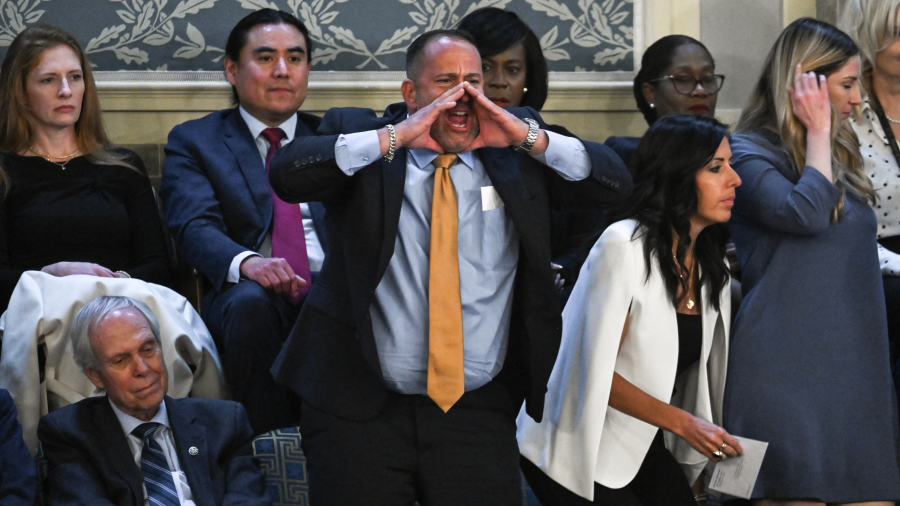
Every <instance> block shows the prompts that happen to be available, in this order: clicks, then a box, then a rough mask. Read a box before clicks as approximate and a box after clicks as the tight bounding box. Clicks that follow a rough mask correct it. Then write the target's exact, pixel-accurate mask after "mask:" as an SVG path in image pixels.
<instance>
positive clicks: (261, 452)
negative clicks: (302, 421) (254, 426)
mask: <svg viewBox="0 0 900 506" xmlns="http://www.w3.org/2000/svg"><path fill="white" fill-rule="evenodd" d="M253 455H254V456H255V457H257V458H258V459H259V461H260V468H261V469H262V472H263V474H264V475H265V477H266V496H267V497H268V498H269V500H270V501H271V503H272V506H295V505H302V506H309V474H307V472H306V457H305V456H304V455H303V450H301V449H300V430H299V429H298V428H297V427H290V428H286V429H278V430H273V431H271V432H266V433H265V434H262V435H260V436H257V437H256V439H254V440H253Z"/></svg>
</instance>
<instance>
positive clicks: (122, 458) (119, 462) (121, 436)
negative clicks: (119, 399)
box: [94, 397, 144, 505]
mask: <svg viewBox="0 0 900 506" xmlns="http://www.w3.org/2000/svg"><path fill="white" fill-rule="evenodd" d="M94 420H95V421H96V424H97V432H96V434H97V436H98V437H99V438H100V446H102V447H103V449H104V450H105V451H106V456H107V457H108V458H109V462H111V463H112V466H113V468H114V469H115V470H116V472H117V473H118V474H119V475H120V476H121V477H122V479H124V480H125V482H126V483H128V486H129V487H131V492H132V495H133V496H134V504H135V505H138V504H144V476H143V475H142V474H141V470H140V468H139V467H138V466H137V464H136V463H135V462H134V454H133V453H131V447H130V446H129V445H128V436H127V435H125V433H124V432H123V431H122V425H121V424H120V423H119V419H118V418H116V414H115V413H114V412H113V410H112V407H111V406H110V405H109V398H107V397H104V398H103V399H102V400H100V401H99V402H97V405H95V406H94Z"/></svg>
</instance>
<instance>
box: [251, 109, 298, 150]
mask: <svg viewBox="0 0 900 506" xmlns="http://www.w3.org/2000/svg"><path fill="white" fill-rule="evenodd" d="M238 110H239V111H240V113H241V117H242V118H244V123H246V124H247V128H249V129H250V135H252V136H253V140H256V139H257V138H258V137H259V134H261V133H262V131H263V130H265V129H267V128H269V125H266V124H265V123H263V122H262V121H260V120H258V119H256V118H254V117H253V116H251V115H250V113H249V112H247V110H246V109H244V108H243V107H238ZM278 128H280V129H282V130H283V131H284V135H285V137H284V140H283V141H281V144H282V145H284V144H287V143H288V142H291V141H292V140H294V133H296V132H297V115H296V114H291V117H290V118H288V119H287V121H285V122H284V123H282V124H280V125H278Z"/></svg>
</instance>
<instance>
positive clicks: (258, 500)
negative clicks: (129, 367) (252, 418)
mask: <svg viewBox="0 0 900 506" xmlns="http://www.w3.org/2000/svg"><path fill="white" fill-rule="evenodd" d="M165 403H166V409H167V410H168V414H169V423H170V425H171V426H172V432H173V433H174V436H175V446H176V451H177V454H178V462H179V464H180V466H181V470H182V471H184V473H185V475H186V476H187V480H188V485H189V486H190V487H191V493H192V495H193V496H194V502H195V503H196V504H197V506H201V505H203V506H212V505H239V504H240V505H264V504H268V502H267V501H266V499H265V496H264V494H263V477H262V474H261V473H260V470H259V467H258V465H257V463H256V462H255V459H254V458H253V457H251V456H250V455H249V450H250V448H249V444H248V443H249V441H250V438H251V430H250V422H248V421H247V414H246V413H245V412H244V408H243V407H242V406H241V405H240V404H237V403H235V402H231V401H220V400H211V399H195V398H186V399H172V398H171V397H168V396H166V399H165ZM38 437H39V438H40V440H41V446H42V448H43V451H44V455H45V456H46V457H47V464H48V474H47V479H46V481H45V482H44V493H45V496H46V497H45V504H47V505H48V506H53V505H69V504H98V505H99V504H110V505H115V506H129V505H131V506H140V505H143V504H144V492H143V488H142V486H143V483H144V482H143V478H142V476H141V470H140V468H139V467H138V466H137V465H136V464H135V462H134V458H133V457H132V453H131V450H130V448H129V446H128V440H127V436H126V435H125V433H124V432H122V426H121V425H120V424H119V420H118V418H116V414H115V412H113V410H112V407H110V405H109V401H108V400H107V398H106V397H105V396H104V397H89V398H87V399H84V400H82V401H80V402H77V403H75V404H72V405H70V406H66V407H65V408H62V409H58V410H56V411H54V412H52V413H50V414H48V415H46V416H44V417H43V418H41V421H40V423H39V424H38ZM192 446H193V447H197V449H198V450H199V451H198V453H197V455H196V456H192V455H190V454H189V453H188V450H189V449H190V448H191V447H192Z"/></svg>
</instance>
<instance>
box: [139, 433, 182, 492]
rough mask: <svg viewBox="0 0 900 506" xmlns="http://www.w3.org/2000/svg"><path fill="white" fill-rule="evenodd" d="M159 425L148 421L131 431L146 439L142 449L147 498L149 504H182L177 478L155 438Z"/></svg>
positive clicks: (142, 472)
mask: <svg viewBox="0 0 900 506" xmlns="http://www.w3.org/2000/svg"><path fill="white" fill-rule="evenodd" d="M158 427H159V424H158V423H156V422H148V423H142V424H140V425H138V426H137V427H135V429H134V430H133V431H131V434H132V435H134V436H135V437H138V438H141V439H143V440H144V449H143V450H142V451H141V474H143V475H144V485H145V486H146V487H147V499H148V500H149V504H153V505H157V506H180V505H181V502H180V501H179V500H178V492H177V491H176V490H175V480H173V479H172V472H171V471H169V461H168V460H166V454H165V453H163V450H162V447H160V446H159V443H157V442H156V441H155V440H154V439H153V434H154V433H155V432H156V429H157V428H158Z"/></svg>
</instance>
